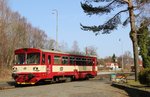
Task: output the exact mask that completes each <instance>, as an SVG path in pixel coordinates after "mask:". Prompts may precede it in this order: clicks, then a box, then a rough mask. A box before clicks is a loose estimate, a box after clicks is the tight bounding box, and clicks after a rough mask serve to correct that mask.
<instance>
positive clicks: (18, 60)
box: [15, 54, 25, 64]
mask: <svg viewBox="0 0 150 97" xmlns="http://www.w3.org/2000/svg"><path fill="white" fill-rule="evenodd" d="M24 63H25V54H17V55H15V64H24Z"/></svg>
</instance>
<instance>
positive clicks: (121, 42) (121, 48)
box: [119, 39, 124, 70]
mask: <svg viewBox="0 0 150 97" xmlns="http://www.w3.org/2000/svg"><path fill="white" fill-rule="evenodd" d="M119 41H120V42H121V49H122V61H121V62H122V70H123V68H124V67H123V64H124V63H123V43H122V40H121V39H119Z"/></svg>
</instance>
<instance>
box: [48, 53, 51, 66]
mask: <svg viewBox="0 0 150 97" xmlns="http://www.w3.org/2000/svg"><path fill="white" fill-rule="evenodd" d="M48 64H51V56H50V55H49V56H48Z"/></svg>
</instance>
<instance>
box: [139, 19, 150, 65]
mask: <svg viewBox="0 0 150 97" xmlns="http://www.w3.org/2000/svg"><path fill="white" fill-rule="evenodd" d="M146 22H147V20H145V21H144V22H143V23H141V25H140V28H139V29H138V31H137V34H138V35H137V38H138V46H139V48H140V53H139V54H140V55H141V57H142V60H143V67H144V68H150V55H149V46H150V41H149V38H150V37H149V30H148V27H147V26H145V25H144V24H145V23H146Z"/></svg>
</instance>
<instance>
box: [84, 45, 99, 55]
mask: <svg viewBox="0 0 150 97" xmlns="http://www.w3.org/2000/svg"><path fill="white" fill-rule="evenodd" d="M85 51H86V54H89V55H97V48H96V47H94V46H87V47H86V48H85Z"/></svg>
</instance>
